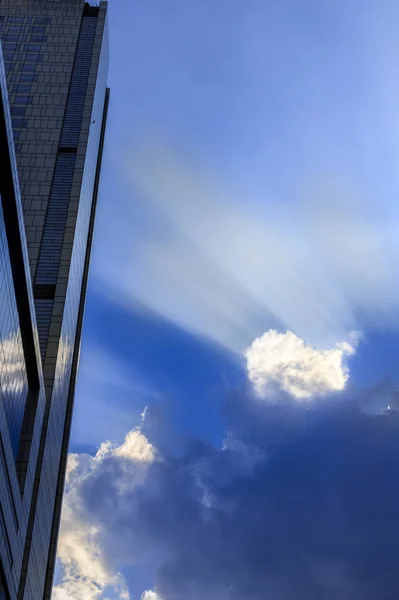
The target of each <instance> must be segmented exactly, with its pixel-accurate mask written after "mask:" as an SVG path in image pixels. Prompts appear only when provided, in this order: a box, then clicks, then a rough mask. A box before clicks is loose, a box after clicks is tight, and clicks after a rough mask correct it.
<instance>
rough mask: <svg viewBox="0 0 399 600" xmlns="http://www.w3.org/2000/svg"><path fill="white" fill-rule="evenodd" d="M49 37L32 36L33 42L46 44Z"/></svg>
mask: <svg viewBox="0 0 399 600" xmlns="http://www.w3.org/2000/svg"><path fill="white" fill-rule="evenodd" d="M46 40H47V37H46V36H45V35H32V37H31V42H45V41H46Z"/></svg>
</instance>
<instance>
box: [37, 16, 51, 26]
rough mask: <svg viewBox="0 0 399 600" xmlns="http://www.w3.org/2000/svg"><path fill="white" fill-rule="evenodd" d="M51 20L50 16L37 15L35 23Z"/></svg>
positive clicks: (44, 22)
mask: <svg viewBox="0 0 399 600" xmlns="http://www.w3.org/2000/svg"><path fill="white" fill-rule="evenodd" d="M48 22H49V18H48V17H36V19H35V25H36V23H40V24H43V25H45V24H47V23H48Z"/></svg>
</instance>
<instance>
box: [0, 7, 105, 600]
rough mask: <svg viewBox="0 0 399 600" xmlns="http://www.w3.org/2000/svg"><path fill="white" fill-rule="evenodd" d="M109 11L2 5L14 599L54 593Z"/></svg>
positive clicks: (8, 563)
mask: <svg viewBox="0 0 399 600" xmlns="http://www.w3.org/2000/svg"><path fill="white" fill-rule="evenodd" d="M106 16H107V4H106V2H100V3H99V5H98V6H96V7H94V6H90V4H89V3H85V2H84V1H83V0H68V2H59V0H40V1H36V0H2V2H1V4H0V39H1V40H2V43H3V45H4V65H5V72H6V79H7V82H5V79H4V73H3V80H4V81H3V82H2V87H3V89H4V88H5V86H6V84H7V87H8V92H9V106H10V116H8V120H9V122H10V127H9V132H8V137H9V138H11V142H12V139H13V142H14V146H15V156H16V159H15V156H14V147H13V148H12V153H11V154H12V160H13V161H14V163H15V160H16V163H17V165H15V169H14V171H15V172H14V175H13V177H12V181H13V185H14V188H15V189H14V191H15V197H16V202H17V204H18V207H19V208H18V211H19V212H18V219H19V222H20V223H21V232H20V233H21V251H20V254H21V256H23V258H22V259H20V260H19V263H18V261H17V259H15V260H14V258H13V257H14V254H13V249H10V245H9V241H10V235H11V234H10V232H11V230H12V229H11V228H10V223H8V227H7V219H8V217H7V215H4V218H3V215H2V213H0V234H1V235H0V278H1V283H0V311H1V313H0V315H1V316H3V314H4V315H6V314H7V315H8V316H7V321H5V324H4V326H3V322H2V320H1V319H0V390H1V391H0V394H1V398H0V442H1V443H0V459H1V460H0V479H1V476H2V472H1V469H3V472H4V477H5V481H8V484H7V485H6V486H5V488H7V489H5V490H4V492H5V493H6V494H7V498H8V500H7V499H3V497H2V495H1V494H2V485H1V481H0V509H1V510H2V511H3V513H4V518H3V521H1V518H0V525H1V523H2V522H3V523H4V527H5V535H4V536H2V529H1V527H0V561H1V564H0V572H1V570H3V571H4V575H5V585H7V586H8V591H9V594H10V597H11V598H12V599H13V598H15V599H16V598H18V599H21V600H28V599H29V600H38V599H39V600H42V599H44V598H48V599H50V597H51V585H52V577H53V572H54V561H55V554H56V541H57V535H58V525H59V517H60V507H61V499H62V491H63V479H64V475H65V467H66V456H67V444H68V439H69V429H70V422H71V414H72V408H73V392H74V378H75V377H76V370H77V360H78V358H77V357H78V354H79V353H78V348H79V344H80V332H81V323H82V313H83V309H84V300H85V290H86V283H87V274H88V262H89V257H90V244H91V236H92V229H93V219H94V213H95V205H96V193H97V187H98V176H99V166H100V164H101V148H102V145H103V136H104V129H105V114H106V110H105V107H106V106H107V102H108V96H109V94H108V92H107V88H106V79H107V71H108V42H107V19H106ZM7 102H8V101H7ZM11 122H12V132H11ZM0 141H1V140H0ZM11 145H12V143H11ZM17 169H18V176H19V177H18V178H19V184H18V179H17V177H16V172H17ZM19 189H20V196H19ZM0 192H1V186H0ZM7 242H8V246H7ZM7 252H8V254H7ZM18 256H19V255H18ZM17 258H18V257H17ZM14 263H15V264H14ZM18 264H19V266H21V264H22V266H23V269H22V270H23V274H24V281H25V288H26V294H25V295H26V302H25V304H27V306H28V311H26V307H25V308H24V307H22V304H21V300H20V298H21V297H22V296H21V293H20V291H19V290H18V289H17V287H16V272H17V267H18ZM3 304H4V307H5V308H4V311H3V308H2V306H3ZM26 314H28V316H29V319H28V321H29V324H30V326H28V327H27V324H26V323H22V324H21V315H25V320H26ZM32 349H33V350H32ZM32 356H33V357H34V361H32V359H31V357H32ZM33 362H34V363H35V364H34V365H33ZM7 374H9V376H8V377H7ZM3 380H4V382H5V383H4V386H3ZM2 411H3V412H2ZM3 414H4V419H3V421H2V415H3ZM5 422H6V423H7V425H6V426H5V425H4V423H5ZM3 441H4V451H3V450H2V444H3ZM3 455H4V456H3ZM11 455H12V458H11ZM3 487H4V486H3ZM3 513H1V512H0V517H1V516H2V514H3ZM11 522H13V527H14V530H13V529H12V526H11V525H10V524H11ZM5 536H7V537H8V539H9V540H10V543H9V555H10V557H7V555H5V554H3V553H2V552H1V547H2V543H1V542H2V541H4V540H6V537H5ZM1 538H3V540H2V539H1ZM14 540H15V543H14ZM4 543H6V542H4ZM6 547H7V544H6ZM0 589H1V588H0ZM0 598H1V595H0Z"/></svg>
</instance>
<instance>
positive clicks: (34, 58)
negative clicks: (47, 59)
mask: <svg viewBox="0 0 399 600" xmlns="http://www.w3.org/2000/svg"><path fill="white" fill-rule="evenodd" d="M39 59H40V54H37V53H36V52H28V53H27V55H26V60H30V61H31V62H37V61H38V60H39Z"/></svg>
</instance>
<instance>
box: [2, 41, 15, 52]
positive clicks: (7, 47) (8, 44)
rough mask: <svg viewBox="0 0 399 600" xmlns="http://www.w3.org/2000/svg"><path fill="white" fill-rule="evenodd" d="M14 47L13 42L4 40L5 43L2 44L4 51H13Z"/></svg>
mask: <svg viewBox="0 0 399 600" xmlns="http://www.w3.org/2000/svg"><path fill="white" fill-rule="evenodd" d="M16 47H17V44H16V43H15V42H5V44H3V50H4V51H7V50H12V51H14V50H15V48H16Z"/></svg>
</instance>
